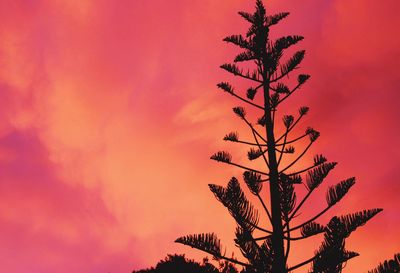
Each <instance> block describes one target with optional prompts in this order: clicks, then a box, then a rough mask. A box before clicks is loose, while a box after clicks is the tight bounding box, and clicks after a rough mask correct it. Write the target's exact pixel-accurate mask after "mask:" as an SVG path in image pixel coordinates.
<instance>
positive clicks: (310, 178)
mask: <svg viewBox="0 0 400 273" xmlns="http://www.w3.org/2000/svg"><path fill="white" fill-rule="evenodd" d="M239 15H240V16H241V17H243V18H244V19H245V20H246V21H247V22H248V23H250V27H249V29H248V31H247V33H246V35H244V36H242V35H231V36H228V37H226V38H225V39H224V41H225V42H228V43H230V44H233V45H236V46H238V47H239V48H241V49H242V50H243V52H241V53H240V54H238V55H237V56H236V57H235V59H234V61H233V63H227V64H223V65H221V68H222V69H224V70H226V71H227V72H229V73H231V74H233V75H235V76H237V77H239V78H242V79H245V80H248V81H249V82H251V86H250V87H249V88H248V89H247V91H246V92H237V91H236V89H235V88H234V87H233V86H232V85H231V84H230V83H228V82H221V83H219V84H218V85H217V86H218V87H219V88H220V89H222V90H223V91H225V92H226V93H227V94H229V95H232V96H234V97H236V98H237V99H239V100H240V101H241V102H243V103H245V104H247V105H248V106H250V107H251V108H253V109H254V111H259V118H258V120H257V123H256V124H254V123H253V122H251V118H249V115H247V114H246V113H247V112H246V110H245V108H244V107H242V106H238V107H234V108H233V112H234V113H235V114H236V115H237V116H238V117H239V118H240V119H241V120H242V121H243V122H244V123H245V124H246V125H247V126H248V128H249V130H250V132H251V135H252V137H253V138H254V139H253V140H243V139H241V138H239V136H238V133H237V132H231V133H228V134H227V135H226V136H225V137H224V140H226V141H231V142H234V143H238V144H243V145H247V146H249V151H248V154H247V156H248V159H249V160H250V161H253V160H261V161H262V162H263V164H264V165H265V167H264V168H263V169H261V168H257V167H255V168H254V167H249V166H244V165H241V164H239V163H238V162H236V161H233V159H232V157H231V155H230V154H229V153H228V152H226V151H220V152H217V153H215V154H214V155H212V156H211V159H213V160H216V161H218V162H221V163H224V164H228V165H232V166H236V167H238V168H240V169H243V170H244V173H243V180H244V182H245V184H246V185H247V187H248V189H249V191H250V192H251V193H252V194H253V195H254V196H255V199H257V200H258V201H259V202H260V207H262V209H263V210H264V211H265V215H266V217H268V219H269V222H270V223H271V225H270V226H271V228H269V227H262V226H261V225H260V224H259V219H260V216H259V213H258V210H257V209H256V208H255V207H254V206H253V205H252V203H251V202H250V201H249V199H248V198H247V197H246V195H245V193H244V192H243V190H242V188H241V185H240V183H239V181H238V179H237V178H235V177H232V178H231V179H230V181H229V183H228V185H227V186H226V187H223V186H219V185H214V184H210V185H209V187H210V190H211V191H212V192H213V193H214V195H215V197H216V198H217V199H218V201H220V202H221V203H222V204H223V205H224V206H225V207H226V208H227V209H228V211H229V213H230V214H231V215H232V217H233V218H234V219H235V221H236V223H237V228H236V232H235V237H236V238H235V244H236V246H237V247H238V248H239V249H240V251H241V253H242V254H243V257H244V258H245V259H246V260H247V261H241V260H239V259H238V258H235V257H227V256H226V255H225V254H224V252H223V250H222V247H221V243H220V240H219V239H218V238H217V236H216V235H215V234H214V233H205V234H196V235H188V236H184V237H180V238H178V239H177V240H176V242H178V243H182V244H185V245H188V246H191V247H193V248H197V249H200V250H202V251H204V252H206V253H209V254H211V255H213V256H214V257H215V258H216V259H223V260H226V261H229V262H232V263H234V264H237V265H241V266H243V267H244V271H245V272H248V273H250V272H252V273H253V272H254V273H256V272H257V273H265V272H272V273H285V272H289V271H293V270H296V269H298V268H300V267H302V266H304V265H307V264H310V265H311V269H310V272H313V273H318V272H326V273H328V272H329V273H334V272H341V271H342V268H343V265H344V263H345V262H346V261H348V260H349V259H351V258H354V257H356V256H358V253H356V252H353V251H349V250H347V249H346V248H345V240H346V238H348V237H349V235H350V234H351V233H352V232H353V231H355V230H356V229H357V228H358V227H360V226H362V225H364V224H365V223H366V222H367V221H368V220H370V219H371V218H372V217H374V216H375V215H376V214H378V213H379V212H381V211H382V209H368V210H363V211H361V212H356V213H352V214H348V215H344V216H335V217H333V218H332V219H331V220H330V221H329V222H328V223H327V224H326V225H322V224H320V223H317V222H315V221H316V220H317V219H318V218H319V217H320V216H322V215H323V214H325V213H326V212H327V211H328V210H329V209H330V208H332V207H333V206H334V205H336V204H337V203H338V202H339V201H340V200H342V198H343V197H344V196H345V195H346V194H347V192H348V191H349V190H350V188H351V187H352V186H353V185H354V183H355V178H354V177H351V178H348V179H345V180H343V181H341V182H339V183H338V184H336V185H334V186H331V187H329V189H328V191H327V193H326V206H325V208H324V209H323V210H322V211H321V212H319V213H317V214H316V215H315V216H313V217H311V218H310V219H308V220H306V221H304V222H302V223H295V220H296V216H297V215H298V214H299V212H300V210H301V209H302V207H303V205H304V204H306V201H307V200H308V199H309V197H310V196H311V194H312V193H313V192H314V191H315V189H316V188H318V187H319V186H320V185H321V183H322V182H323V181H324V180H325V178H326V177H327V175H328V174H329V172H330V171H331V170H333V169H334V168H335V166H336V164H337V163H336V162H329V161H328V160H327V159H326V157H324V156H323V155H316V156H315V157H314V161H313V163H312V164H310V165H309V166H308V167H306V168H299V167H298V166H299V164H298V163H300V162H301V161H300V159H302V158H303V156H304V155H305V154H306V152H307V151H308V150H309V149H310V147H311V146H312V145H313V144H314V143H315V141H316V140H317V139H318V137H319V136H320V134H319V132H318V131H316V130H314V129H313V128H310V127H309V128H307V129H305V131H304V133H303V134H301V135H295V136H293V134H294V128H295V127H296V126H297V125H299V124H300V121H301V120H302V119H303V117H304V116H305V115H306V114H307V113H308V111H309V108H308V107H305V106H303V107H300V108H299V109H298V113H297V115H296V117H295V116H292V115H283V116H282V121H283V125H282V127H281V128H283V131H282V134H278V131H279V129H280V128H279V126H278V125H277V124H276V119H277V111H278V109H279V108H280V106H281V105H282V104H283V103H284V102H285V101H286V100H287V99H288V98H289V97H290V96H291V95H292V94H294V93H295V92H297V91H299V90H300V89H301V87H303V85H304V84H305V83H306V82H307V80H308V79H309V78H310V76H309V75H307V74H298V75H297V77H296V78H295V79H297V80H295V81H293V80H291V81H290V80H289V79H288V78H289V75H291V76H293V75H292V74H294V72H295V71H297V69H298V68H299V65H300V63H301V62H302V61H303V58H304V55H305V51H304V50H300V51H297V52H295V53H294V54H293V55H292V56H290V57H288V58H286V59H284V58H283V55H284V52H285V51H286V50H287V49H288V48H290V47H292V46H294V45H296V44H297V43H298V42H300V41H301V40H303V37H302V36H297V35H292V36H284V37H281V38H278V39H276V40H271V39H270V35H269V33H270V28H271V27H273V26H274V25H276V24H278V23H279V22H280V21H281V20H282V19H284V18H286V17H287V16H288V15H289V13H286V12H284V13H278V14H274V15H268V14H267V13H266V9H265V7H264V5H263V3H262V1H261V0H257V1H256V10H255V12H254V13H252V14H251V13H247V12H239ZM242 62H249V63H250V65H249V66H250V67H251V68H247V69H242V68H240V67H239V66H238V64H239V63H242ZM249 66H247V67H249ZM290 85H292V86H291V87H290ZM242 94H245V95H242ZM257 95H259V97H257ZM304 142H306V144H305V147H304V148H302V147H303V146H304V145H299V144H301V143H304ZM297 148H300V152H296V150H297ZM290 154H291V156H288V155H290ZM301 165H302V166H304V165H305V164H301ZM257 166H260V165H257ZM298 186H305V188H306V193H305V194H304V195H303V196H302V197H301V198H298V197H297V193H296V192H298V189H297V187H298ZM265 187H268V189H269V195H267V194H263V193H262V189H263V188H265ZM266 196H267V197H266ZM256 233H257V234H259V233H263V235H262V236H256ZM317 234H323V242H322V244H321V246H320V247H319V248H318V249H317V250H316V251H315V255H314V256H312V257H310V258H309V259H308V260H306V261H304V262H301V263H299V264H295V265H288V262H287V261H288V257H289V254H290V245H291V243H292V242H293V241H298V240H304V239H307V238H309V237H311V236H314V235H317ZM396 257H397V260H396V261H397V262H398V256H396ZM383 266H385V265H383ZM386 267H387V268H388V266H386ZM389 267H390V266H389ZM374 272H375V271H374ZM376 272H386V271H382V270H381V271H376ZM388 272H389V271H388ZM390 272H392V271H390Z"/></svg>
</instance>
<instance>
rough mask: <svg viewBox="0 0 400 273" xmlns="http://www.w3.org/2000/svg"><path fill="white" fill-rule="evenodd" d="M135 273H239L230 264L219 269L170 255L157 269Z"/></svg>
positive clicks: (226, 263)
mask: <svg viewBox="0 0 400 273" xmlns="http://www.w3.org/2000/svg"><path fill="white" fill-rule="evenodd" d="M133 273H238V271H237V269H236V268H235V267H234V266H233V265H232V264H231V263H229V262H221V263H220V264H219V268H217V267H215V266H214V265H213V264H211V263H209V262H208V259H204V260H203V263H202V264H200V263H198V262H195V261H193V260H189V259H187V258H185V255H177V254H174V255H168V256H167V257H166V258H165V259H164V260H161V261H160V262H158V263H157V265H156V267H155V268H153V267H152V268H149V269H144V270H139V271H133Z"/></svg>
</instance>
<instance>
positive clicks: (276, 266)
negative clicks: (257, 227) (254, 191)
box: [264, 70, 287, 273]
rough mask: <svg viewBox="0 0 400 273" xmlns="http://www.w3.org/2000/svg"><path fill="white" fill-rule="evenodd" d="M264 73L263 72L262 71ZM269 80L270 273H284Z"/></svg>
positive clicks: (266, 104)
mask: <svg viewBox="0 0 400 273" xmlns="http://www.w3.org/2000/svg"><path fill="white" fill-rule="evenodd" d="M264 71H265V70H264ZM268 81H269V79H267V77H266V78H265V79H264V83H265V84H264V107H265V112H264V113H265V121H266V125H265V127H266V133H267V147H268V161H269V169H270V170H269V183H270V195H271V218H272V229H273V234H272V247H273V250H274V262H273V264H272V273H286V272H287V269H286V262H285V252H284V241H283V227H282V218H281V215H282V214H281V206H280V202H281V201H280V194H279V180H278V163H277V160H276V153H275V136H274V125H273V123H272V117H271V105H270V100H269V96H270V95H269V82H268Z"/></svg>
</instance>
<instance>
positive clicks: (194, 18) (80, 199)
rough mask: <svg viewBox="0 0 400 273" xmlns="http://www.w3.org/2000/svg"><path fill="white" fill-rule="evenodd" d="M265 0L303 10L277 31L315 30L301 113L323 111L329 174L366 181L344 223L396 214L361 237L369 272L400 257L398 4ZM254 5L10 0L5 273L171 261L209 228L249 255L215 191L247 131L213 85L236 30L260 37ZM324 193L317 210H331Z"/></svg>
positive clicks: (1, 213)
mask: <svg viewBox="0 0 400 273" xmlns="http://www.w3.org/2000/svg"><path fill="white" fill-rule="evenodd" d="M278 2H279V3H278ZM266 4H267V6H268V7H269V8H270V9H271V10H272V11H273V12H277V11H290V12H292V15H291V16H290V18H289V19H287V20H286V21H285V23H282V25H281V26H279V27H277V28H276V32H275V33H276V34H277V35H285V34H301V35H303V36H305V37H306V40H305V41H304V42H302V48H305V49H306V50H307V57H306V60H305V61H304V64H303V65H302V73H309V74H311V75H312V80H311V81H310V83H309V84H308V85H307V86H306V87H305V88H304V89H302V90H301V93H302V94H301V95H300V92H299V94H297V95H296V96H293V98H292V99H291V101H290V102H289V103H288V106H289V107H290V106H293V107H295V108H296V109H297V107H298V106H301V105H303V104H306V105H309V106H310V107H311V112H310V115H309V116H308V117H307V119H306V120H305V121H304V123H303V124H302V126H304V127H306V126H309V125H312V126H313V127H315V128H316V129H318V130H319V131H321V133H322V136H321V138H320V140H319V143H318V145H316V146H315V147H314V148H313V149H312V152H311V155H313V154H315V153H324V154H325V155H326V156H327V157H328V158H329V159H331V160H334V161H338V162H339V165H338V167H337V168H336V169H335V171H334V172H333V173H332V175H330V177H329V179H328V181H327V183H328V184H333V183H335V182H338V181H339V180H341V179H344V178H347V177H351V176H356V177H357V181H358V183H357V184H356V186H355V187H354V188H353V189H352V191H351V193H350V194H349V195H348V197H347V198H346V199H345V200H344V201H342V203H341V205H340V206H339V207H337V208H335V209H334V210H332V211H331V214H330V216H332V215H333V214H334V213H335V212H336V213H338V214H341V213H346V212H352V211H356V210H358V209H362V208H373V207H382V208H384V209H385V210H384V212H383V213H381V214H379V215H378V216H377V217H376V218H375V219H373V220H372V221H371V222H370V223H369V224H368V225H366V226H365V227H362V228H360V230H358V232H356V233H355V234H354V235H353V237H352V239H350V240H349V241H348V248H349V249H350V250H355V251H358V252H359V253H360V254H361V256H360V257H358V258H355V259H354V260H352V261H351V262H349V263H348V265H347V267H346V269H347V271H346V272H354V273H356V272H363V271H365V270H367V269H369V268H372V267H374V266H375V265H376V264H377V263H378V261H381V260H383V259H385V258H389V257H391V256H392V254H394V253H395V252H396V251H399V250H400V236H399V235H398V232H397V228H396V227H397V226H398V225H400V216H399V213H398V212H399V209H400V202H399V201H398V197H396V196H397V195H398V194H399V191H400V186H399V185H400V184H399V182H398V179H399V178H398V177H400V172H399V168H398V164H399V163H398V162H399V159H400V150H399V145H398V142H397V136H398V134H399V133H400V127H399V122H398V117H399V116H400V105H399V99H400V95H399V87H400V86H399V83H400V76H399V73H398V67H397V65H398V64H399V63H400V59H399V57H400V50H399V49H400V38H399V36H398V26H399V25H400V17H399V16H398V10H399V8H400V2H399V1H398V0H386V1H383V2H382V1H372V0H371V1H369V0H365V1H360V0H326V1H320V0H304V1H277V0H275V1H272V0H271V1H268V2H267V3H266ZM252 6H253V1H245V0H229V1H228V0H226V1H225V0H224V1H215V0H201V1H200V0H193V1H184V0H170V1H162V0H135V1H131V0H120V1H112V0H96V1H95V0H79V1H71V0H56V1H54V0H35V1H33V0H2V1H0V18H1V22H0V107H1V111H0V241H1V247H0V262H1V265H2V266H1V267H2V270H3V271H4V272H13V273H19V272H26V271H27V270H28V271H30V272H41V273H47V272H48V273H50V272H59V273H66V272H118V273H119V272H121V273H122V272H130V271H131V270H132V269H138V268H143V267H147V266H150V265H154V264H155V263H156V262H157V261H158V260H159V259H161V258H163V257H165V255H166V254H167V253H175V252H178V253H187V255H188V256H189V257H196V258H200V257H203V255H202V254H200V255H199V254H198V253H197V252H193V251H192V250H190V249H189V248H186V247H184V246H180V245H177V244H174V243H173V241H174V240H175V239H176V238H177V237H179V236H182V235H186V234H191V233H200V232H210V231H215V232H217V233H218V234H219V235H220V237H221V238H222V239H223V241H224V243H225V244H226V245H227V246H228V252H227V253H231V252H232V251H233V250H235V249H234V248H232V247H231V246H232V242H231V239H232V237H233V232H234V226H233V221H232V219H231V218H230V217H229V214H228V213H227V212H226V211H225V209H224V208H223V207H222V206H221V205H220V204H219V203H218V202H217V201H216V200H215V199H214V197H213V196H212V194H211V193H210V192H209V190H208V187H207V184H208V183H216V184H221V185H224V184H225V183H226V182H227V181H228V180H229V178H230V176H231V175H237V176H240V175H241V171H240V170H237V169H234V168H229V167H225V166H221V165H219V164H217V163H215V162H212V161H210V160H208V158H209V156H210V155H211V154H212V153H213V152H215V151H218V150H221V149H230V150H234V149H235V147H234V146H232V145H230V146H228V145H227V144H226V143H223V141H222V140H221V138H222V137H223V135H224V134H225V133H227V132H229V131H231V130H232V129H235V128H237V127H238V126H239V127H240V125H239V123H240V122H239V121H238V120H237V119H235V118H234V117H233V115H232V114H231V107H232V106H234V105H236V103H237V102H236V101H234V100H233V99H232V98H229V97H226V96H225V95H223V94H221V91H218V90H217V88H216V87H215V84H216V83H217V82H219V81H223V80H227V79H229V76H228V75H226V74H225V73H223V71H220V70H219V69H218V66H219V65H220V64H222V63H224V62H229V61H230V60H231V59H232V57H233V53H234V51H233V50H232V47H229V46H227V45H226V44H224V43H223V42H222V41H221V39H222V38H223V37H225V36H227V35H228V34H234V33H238V32H240V31H242V30H244V29H245V27H246V24H245V22H244V21H243V20H241V19H240V18H239V16H237V15H236V12H237V11H239V10H250V9H251V8H252ZM289 109H290V108H289ZM289 111H290V110H289ZM292 111H293V110H292ZM293 112H294V111H293ZM235 155H238V156H240V155H239V154H238V151H237V153H235ZM324 194H325V193H324V189H322V190H319V191H317V194H316V195H317V196H316V197H315V198H314V199H312V200H310V201H311V202H310V203H309V206H311V207H314V208H317V207H321V208H322V206H323V199H324ZM318 195H319V197H318ZM314 243H316V244H311V243H310V244H306V245H303V246H302V247H297V249H298V251H297V254H294V255H293V257H292V258H293V261H295V260H296V259H297V260H298V259H300V258H302V257H310V255H312V251H313V250H314V248H313V247H316V246H317V243H318V240H317V241H316V242H314ZM311 246H313V247H311ZM294 249H295V250H296V246H295V247H294ZM300 249H301V251H300ZM236 253H237V252H236Z"/></svg>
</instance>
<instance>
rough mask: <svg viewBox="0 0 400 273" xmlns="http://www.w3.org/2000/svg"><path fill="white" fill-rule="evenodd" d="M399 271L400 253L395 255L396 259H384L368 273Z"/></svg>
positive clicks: (396, 272)
mask: <svg viewBox="0 0 400 273" xmlns="http://www.w3.org/2000/svg"><path fill="white" fill-rule="evenodd" d="M392 272H395V273H398V272H400V253H399V254H396V255H394V259H392V260H388V261H384V262H383V263H382V264H380V265H378V267H377V268H375V269H373V270H371V271H369V272H368V273H392Z"/></svg>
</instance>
